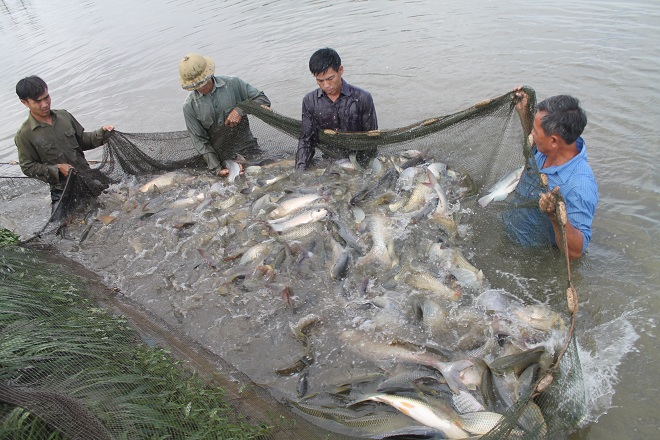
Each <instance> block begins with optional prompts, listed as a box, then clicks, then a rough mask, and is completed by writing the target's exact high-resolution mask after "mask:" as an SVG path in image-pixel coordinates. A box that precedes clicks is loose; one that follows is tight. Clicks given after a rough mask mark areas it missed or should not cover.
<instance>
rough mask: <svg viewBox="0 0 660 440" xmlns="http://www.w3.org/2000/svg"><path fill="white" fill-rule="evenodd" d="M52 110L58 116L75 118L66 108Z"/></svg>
mask: <svg viewBox="0 0 660 440" xmlns="http://www.w3.org/2000/svg"><path fill="white" fill-rule="evenodd" d="M51 112H53V114H54V115H55V116H56V117H58V118H61V117H67V118H73V115H72V114H71V113H69V111H68V110H64V109H63V108H61V109H57V110H51Z"/></svg>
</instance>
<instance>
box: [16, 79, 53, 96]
mask: <svg viewBox="0 0 660 440" xmlns="http://www.w3.org/2000/svg"><path fill="white" fill-rule="evenodd" d="M46 90H48V86H47V85H46V82H45V81H44V80H43V79H41V78H39V77H38V76H28V77H27V78H23V79H22V80H20V81H19V82H18V83H17V84H16V94H17V95H18V99H21V100H23V101H27V99H28V98H30V99H33V100H35V101H36V100H37V98H39V97H40V96H41V95H43V93H44V92H45V91H46Z"/></svg>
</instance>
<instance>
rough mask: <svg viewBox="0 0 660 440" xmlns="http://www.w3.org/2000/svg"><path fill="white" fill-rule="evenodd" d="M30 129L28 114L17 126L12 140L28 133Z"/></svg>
mask: <svg viewBox="0 0 660 440" xmlns="http://www.w3.org/2000/svg"><path fill="white" fill-rule="evenodd" d="M30 131H31V129H30V117H29V116H28V117H27V118H25V121H23V123H22V124H21V126H20V127H18V130H16V136H15V137H14V140H16V139H19V138H22V137H24V136H25V135H26V133H29V132H30Z"/></svg>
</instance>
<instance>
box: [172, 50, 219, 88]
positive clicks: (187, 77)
mask: <svg viewBox="0 0 660 440" xmlns="http://www.w3.org/2000/svg"><path fill="white" fill-rule="evenodd" d="M214 73H215V62H214V61H213V60H212V59H211V58H209V57H204V56H201V55H200V54H197V53H189V54H188V55H186V56H185V57H183V58H182V59H181V61H179V76H180V78H179V82H180V83H181V87H183V88H184V89H186V90H197V89H198V88H200V87H201V86H202V85H204V83H205V82H206V81H208V79H209V78H211V77H212V76H213V74H214Z"/></svg>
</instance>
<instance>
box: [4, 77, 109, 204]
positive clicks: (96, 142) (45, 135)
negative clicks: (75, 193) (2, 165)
mask: <svg viewBox="0 0 660 440" xmlns="http://www.w3.org/2000/svg"><path fill="white" fill-rule="evenodd" d="M16 94H17V95H18V98H19V99H20V100H21V102H22V103H23V105H24V106H25V107H27V108H28V109H29V110H30V114H29V115H28V118H27V120H26V121H25V122H24V123H23V125H22V126H21V128H20V129H19V130H18V132H17V133H16V137H15V138H14V142H15V143H16V147H17V149H18V161H19V164H20V166H21V170H23V173H24V174H25V175H26V176H28V177H34V178H36V179H39V180H42V181H44V182H46V183H49V184H50V198H51V200H52V209H53V210H55V208H56V207H57V202H58V201H59V200H60V199H61V198H62V195H63V193H64V187H65V184H66V179H67V177H68V176H69V173H71V172H76V171H77V172H81V173H88V172H90V167H89V164H88V163H87V160H85V155H84V153H83V151H87V150H91V149H93V148H97V147H100V146H101V145H103V144H104V143H105V141H106V139H107V137H108V134H109V132H111V131H112V130H113V127H112V126H111V125H104V126H103V127H101V128H99V129H98V130H96V131H94V132H91V133H90V132H85V131H84V129H83V127H82V126H81V125H80V124H79V123H78V121H77V120H76V118H74V117H73V116H72V115H71V114H70V113H69V112H68V111H66V110H51V108H50V104H51V99H50V95H49V93H48V86H47V85H46V83H45V82H44V80H43V79H41V78H39V77H38V76H29V77H27V78H23V79H22V80H20V81H19V82H18V83H17V84H16ZM85 184H86V185H87V187H88V189H89V190H90V191H91V192H92V193H97V194H100V193H101V191H102V190H103V189H105V188H107V185H105V184H102V183H101V182H99V181H98V180H92V179H89V180H87V181H86V182H85ZM90 186H94V188H91V187H90Z"/></svg>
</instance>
